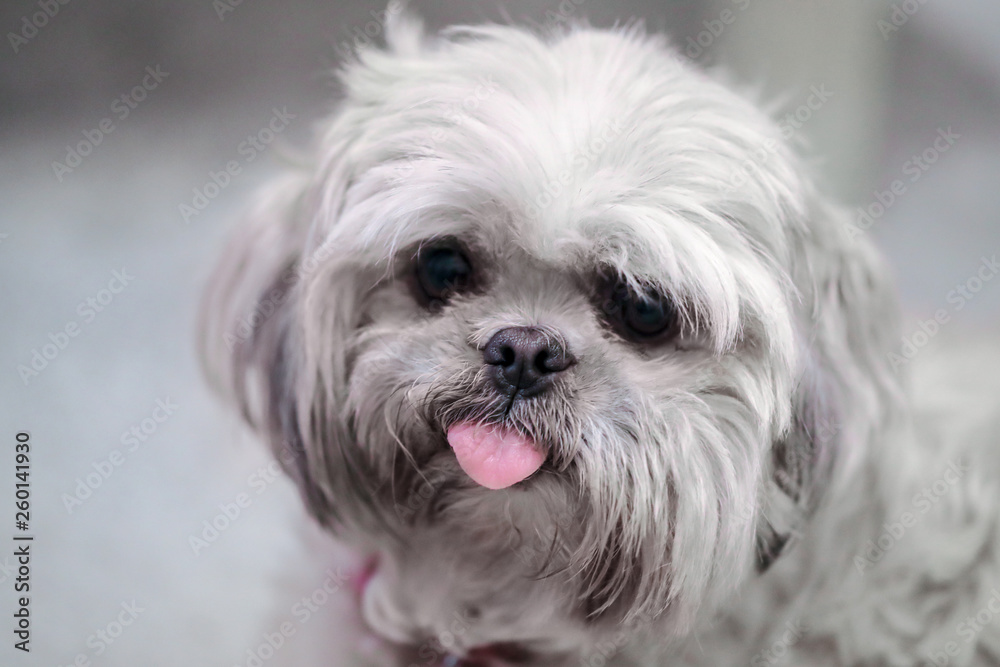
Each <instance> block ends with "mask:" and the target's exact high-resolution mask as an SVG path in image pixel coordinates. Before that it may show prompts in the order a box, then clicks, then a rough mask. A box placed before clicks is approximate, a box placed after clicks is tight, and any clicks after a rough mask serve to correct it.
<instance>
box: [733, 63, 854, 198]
mask: <svg viewBox="0 0 1000 667" xmlns="http://www.w3.org/2000/svg"><path fill="white" fill-rule="evenodd" d="M833 96H834V93H833V91H832V90H830V89H829V88H827V87H826V84H825V83H822V84H819V85H816V84H813V85H811V86H809V96H808V97H806V100H805V101H804V102H803V103H802V104H800V105H798V106H797V107H795V108H794V109H792V110H791V111H789V112H788V113H786V114H785V115H784V117H782V118H779V119H777V120H778V129H779V130H780V131H781V138H782V139H783V140H785V141H791V140H792V139H793V138H794V137H795V136H796V134H797V133H798V131H799V130H801V129H802V127H803V126H804V125H805V124H806V123H808V122H809V121H810V120H812V118H813V116H814V115H815V113H816V112H818V111H819V110H820V109H822V108H823V106H824V105H825V104H826V103H827V102H829V101H830V100H831V99H833ZM779 147H780V143H779V141H778V140H777V139H776V138H771V139H768V140H767V141H765V142H764V144H763V145H761V146H760V147H759V148H757V149H756V150H755V151H754V152H753V153H752V154H751V155H750V156H749V157H747V158H746V159H745V160H744V161H743V162H741V163H740V165H739V166H738V167H737V168H736V169H735V170H734V171H733V174H732V176H731V177H730V179H729V187H730V188H741V187H743V186H744V185H746V183H747V181H749V180H750V178H751V177H753V176H755V175H757V174H759V173H760V170H761V168H762V167H763V166H764V165H765V164H767V162H768V161H769V160H770V159H771V157H772V156H774V154H775V153H777V152H778V148H779Z"/></svg>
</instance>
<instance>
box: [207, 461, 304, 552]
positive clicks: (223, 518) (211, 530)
mask: <svg viewBox="0 0 1000 667" xmlns="http://www.w3.org/2000/svg"><path fill="white" fill-rule="evenodd" d="M293 456H294V455H293V453H292V451H291V450H290V449H289V448H288V447H287V446H284V447H282V448H281V450H280V453H279V457H280V458H281V459H282V461H284V462H285V463H286V464H288V463H291V462H292V457H293ZM282 476H283V472H282V468H281V464H280V463H279V462H278V461H277V460H273V461H271V462H269V463H268V464H267V465H263V466H261V467H259V468H257V470H256V471H255V472H253V473H251V474H250V476H249V477H247V482H246V484H247V486H248V487H250V490H249V491H242V492H240V493H238V494H236V497H234V498H233V499H232V500H231V501H229V502H224V503H220V504H219V513H218V514H216V515H215V516H213V517H211V518H210V519H206V520H204V521H202V523H201V530H200V531H199V532H197V533H192V534H191V535H189V536H188V546H189V547H191V551H192V553H194V555H195V556H198V555H200V554H201V553H202V552H203V551H204V550H205V549H207V548H208V547H210V546H211V545H213V544H215V542H216V541H218V539H219V538H220V537H221V536H222V533H224V532H226V531H227V530H229V529H230V528H231V527H232V526H233V524H234V523H236V522H237V521H238V520H239V518H240V517H241V516H243V514H244V512H245V511H246V510H247V509H249V508H250V507H251V506H252V505H253V503H254V498H256V497H258V496H260V495H261V494H262V493H264V492H265V491H267V489H268V488H270V486H271V485H272V484H274V483H275V482H276V481H277V480H278V479H279V478H281V477H282Z"/></svg>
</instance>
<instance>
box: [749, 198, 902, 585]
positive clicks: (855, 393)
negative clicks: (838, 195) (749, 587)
mask: <svg viewBox="0 0 1000 667" xmlns="http://www.w3.org/2000/svg"><path fill="white" fill-rule="evenodd" d="M813 199H814V201H813V205H812V210H811V216H812V223H811V224H810V225H809V227H810V230H809V233H808V234H807V235H803V236H802V237H800V241H799V243H800V247H799V248H798V249H797V251H796V252H794V253H793V256H794V257H795V258H796V259H795V261H796V262H797V266H794V267H793V269H792V273H793V276H794V280H795V284H796V285H797V286H798V287H799V291H800V294H801V298H802V303H801V305H800V308H799V310H798V311H797V313H796V317H797V323H796V325H797V326H796V328H797V330H798V340H799V347H800V348H801V357H802V359H803V364H802V367H801V372H800V375H799V381H798V386H797V387H796V390H795V392H794V396H793V423H792V426H791V429H790V430H789V432H788V433H787V434H786V435H785V436H784V437H783V438H782V439H780V440H779V441H777V442H775V443H774V446H773V449H772V456H771V476H770V480H769V488H768V490H767V497H766V498H765V505H764V506H765V510H764V516H763V517H762V520H761V522H760V524H759V525H758V533H757V552H758V569H759V570H761V571H763V570H766V569H767V568H768V567H769V566H770V565H771V563H772V562H773V561H774V559H775V558H777V557H778V556H779V555H780V553H781V552H782V550H783V549H784V548H785V547H786V545H787V544H788V543H789V542H790V541H791V540H793V538H794V537H796V536H797V535H798V534H799V533H800V532H801V529H802V526H803V525H804V523H805V522H806V521H808V519H809V517H810V516H811V515H812V514H813V513H814V512H815V511H816V510H817V508H818V507H819V506H820V504H821V503H822V501H823V498H824V496H825V495H826V492H827V491H828V489H829V488H830V487H831V486H834V487H835V486H836V484H837V480H839V479H845V478H847V477H848V476H850V474H851V473H852V472H853V471H855V470H856V469H857V467H858V465H859V464H860V463H861V461H862V459H863V457H864V456H865V452H866V450H867V448H868V447H869V446H871V443H872V441H873V440H874V439H875V438H877V437H878V436H879V434H881V433H882V432H884V430H885V429H886V427H887V425H888V423H889V421H890V420H891V419H892V417H893V415H894V414H896V412H897V410H898V409H899V406H900V402H901V392H900V389H899V385H898V381H897V378H896V375H895V373H893V371H892V369H891V367H890V364H889V360H888V353H889V351H890V350H891V348H892V345H893V342H894V341H895V340H897V331H898V314H897V306H896V299H895V297H894V292H893V289H892V286H891V284H890V282H889V280H888V275H889V272H888V271H887V269H886V268H885V266H884V264H883V262H882V259H881V257H880V256H879V255H878V253H877V252H876V251H875V249H874V248H873V247H872V246H871V245H870V244H869V242H868V240H867V239H866V238H864V237H863V236H862V233H861V232H860V231H858V230H857V229H856V228H855V227H853V226H852V225H851V222H850V219H849V216H848V214H847V213H846V212H844V211H841V210H839V209H836V208H834V207H833V206H830V205H829V204H827V203H825V202H822V201H820V200H819V199H818V198H816V197H814V198H813Z"/></svg>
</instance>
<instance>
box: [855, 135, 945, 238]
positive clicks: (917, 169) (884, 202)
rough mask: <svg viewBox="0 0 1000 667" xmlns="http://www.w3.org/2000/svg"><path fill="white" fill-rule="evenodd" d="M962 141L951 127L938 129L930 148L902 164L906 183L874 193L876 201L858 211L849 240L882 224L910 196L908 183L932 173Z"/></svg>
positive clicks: (901, 181) (898, 181)
mask: <svg viewBox="0 0 1000 667" xmlns="http://www.w3.org/2000/svg"><path fill="white" fill-rule="evenodd" d="M961 138H962V135H960V134H959V133H958V132H955V131H954V130H952V129H951V126H950V125H949V126H948V127H939V128H938V131H937V136H936V137H934V140H933V141H932V142H931V145H930V146H928V147H927V148H925V149H924V150H923V151H921V152H920V153H917V154H914V155H913V156H912V157H911V158H910V159H909V160H907V161H906V162H904V163H903V168H902V171H903V176H904V177H906V178H905V180H904V178H896V179H894V180H893V181H892V183H890V184H889V187H888V188H886V189H885V190H876V191H875V193H874V196H875V199H874V201H872V202H871V203H869V204H868V205H867V206H862V207H859V208H858V209H857V211H856V212H855V219H854V221H853V224H852V225H850V226H849V227H848V230H847V233H848V236H850V237H851V238H852V239H854V238H857V237H858V236H860V234H861V232H863V231H867V230H869V229H871V227H872V225H874V224H875V222H876V221H878V220H881V219H882V216H884V215H885V214H886V212H887V211H888V210H889V209H890V208H892V205H893V204H895V203H896V202H897V201H899V199H900V197H902V196H903V195H905V194H906V193H907V191H908V189H909V186H908V185H907V183H909V184H913V183H916V182H917V181H919V180H920V179H921V178H923V176H924V174H926V173H927V172H928V171H930V169H931V167H933V166H934V165H935V164H936V163H937V161H938V160H940V159H941V156H942V155H944V154H945V153H947V152H948V151H949V150H951V147H952V146H954V145H955V143H956V142H957V141H958V140H959V139H961Z"/></svg>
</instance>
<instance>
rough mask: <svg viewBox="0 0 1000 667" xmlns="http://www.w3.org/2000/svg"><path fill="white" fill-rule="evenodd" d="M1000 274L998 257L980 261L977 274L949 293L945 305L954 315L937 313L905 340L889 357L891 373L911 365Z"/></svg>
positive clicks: (903, 339) (940, 310)
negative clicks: (921, 351) (952, 317)
mask: <svg viewBox="0 0 1000 667" xmlns="http://www.w3.org/2000/svg"><path fill="white" fill-rule="evenodd" d="M998 273H1000V262H997V256H996V255H993V256H992V257H986V256H983V257H981V258H980V262H979V267H978V268H977V269H976V271H975V273H973V275H971V276H969V278H968V279H966V280H965V282H963V283H960V284H958V285H955V288H954V289H953V290H951V291H950V292H948V294H947V296H946V297H945V299H946V301H947V302H948V303H949V304H951V305H952V309H951V312H949V311H948V309H946V308H939V309H937V310H936V311H934V316H933V317H930V318H928V319H926V320H921V321H920V324H919V328H918V330H917V331H914V332H912V333H910V334H909V335H906V336H903V338H902V342H901V344H900V347H899V349H897V350H895V351H893V352H889V353H888V359H889V365H890V366H891V367H892V369H893V370H896V369H898V368H899V367H900V366H902V365H903V364H908V363H909V362H910V361H912V360H913V358H914V357H916V356H917V353H919V352H920V350H921V349H923V348H924V347H926V346H927V345H928V344H929V343H930V342H931V340H932V339H933V338H934V337H935V336H937V335H938V333H940V332H941V329H942V327H944V325H945V324H947V323H948V322H950V321H951V316H952V314H953V313H957V312H959V311H960V310H962V309H963V308H965V306H966V304H968V303H969V302H970V301H972V300H973V299H974V298H976V295H977V294H979V293H980V292H981V291H982V290H983V287H985V286H986V284H987V283H989V282H990V281H992V280H993V278H994V277H996V275H997V274H998Z"/></svg>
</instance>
